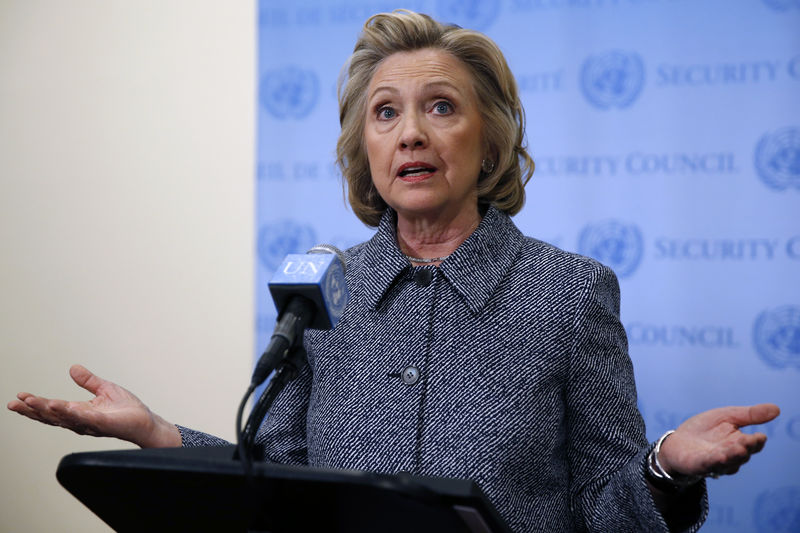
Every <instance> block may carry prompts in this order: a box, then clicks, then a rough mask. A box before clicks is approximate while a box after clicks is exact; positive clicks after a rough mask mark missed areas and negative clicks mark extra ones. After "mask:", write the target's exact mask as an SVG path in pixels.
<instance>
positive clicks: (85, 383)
mask: <svg viewBox="0 0 800 533" xmlns="http://www.w3.org/2000/svg"><path fill="white" fill-rule="evenodd" d="M69 375H70V377H72V380H73V381H74V382H75V383H77V384H78V386H79V387H81V388H84V389H86V390H88V391H89V392H91V393H92V394H97V391H98V389H99V388H100V386H101V385H102V384H103V383H104V382H105V380H104V379H102V378H100V377H98V376H95V375H94V374H92V373H91V372H90V371H89V370H88V369H87V368H86V367H85V366H83V365H72V366H71V367H69Z"/></svg>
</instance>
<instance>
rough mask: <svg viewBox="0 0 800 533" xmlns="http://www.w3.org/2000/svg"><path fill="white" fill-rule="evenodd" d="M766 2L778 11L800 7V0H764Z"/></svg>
mask: <svg viewBox="0 0 800 533" xmlns="http://www.w3.org/2000/svg"><path fill="white" fill-rule="evenodd" d="M764 3H765V4H767V5H768V6H769V7H771V8H772V9H775V10H777V11H786V10H787V9H791V8H793V7H797V8H800V0H764Z"/></svg>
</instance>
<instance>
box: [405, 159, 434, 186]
mask: <svg viewBox="0 0 800 533" xmlns="http://www.w3.org/2000/svg"><path fill="white" fill-rule="evenodd" d="M434 172H436V167H434V166H433V165H428V164H425V163H417V162H414V163H405V164H404V165H401V166H400V170H399V171H398V173H397V175H398V177H400V178H402V179H405V180H412V181H413V180H417V179H422V178H427V177H429V176H430V175H431V174H433V173H434Z"/></svg>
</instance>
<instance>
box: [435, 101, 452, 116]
mask: <svg viewBox="0 0 800 533" xmlns="http://www.w3.org/2000/svg"><path fill="white" fill-rule="evenodd" d="M433 112H434V113H436V114H437V115H449V114H450V113H452V112H453V104H451V103H450V102H447V101H445V100H440V101H438V102H436V103H435V104H433Z"/></svg>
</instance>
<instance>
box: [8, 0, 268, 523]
mask: <svg viewBox="0 0 800 533" xmlns="http://www.w3.org/2000/svg"><path fill="white" fill-rule="evenodd" d="M255 26H256V20H255V6H254V5H253V3H252V2H249V1H242V2H225V1H222V0H219V1H211V0H136V1H128V2H123V1H121V0H117V1H109V0H70V1H63V2H62V1H41V0H36V1H32V0H0V289H1V292H0V357H1V358H2V359H1V360H2V368H1V370H0V392H2V398H3V399H4V401H5V402H7V401H9V400H10V399H11V398H13V396H14V394H15V393H16V392H17V391H19V390H27V391H31V392H36V393H41V394H43V395H48V396H54V397H62V398H68V399H84V398H88V394H87V393H85V392H83V391H81V390H80V389H78V388H77V387H76V386H75V385H74V384H72V382H71V380H70V379H69V376H68V374H67V369H68V367H69V365H70V364H72V363H75V362H81V363H83V364H85V365H86V366H88V367H89V368H90V369H92V370H94V371H96V372H97V373H98V374H100V375H101V376H103V377H106V378H108V379H111V380H114V381H117V382H119V383H121V384H124V385H125V386H127V387H128V388H130V389H131V390H132V391H134V392H135V393H137V394H138V395H139V397H140V398H142V399H143V400H144V401H145V402H146V403H147V404H148V405H150V407H151V408H153V410H155V411H157V412H159V413H160V414H162V415H163V416H164V417H165V418H167V419H168V420H171V421H174V422H180V423H183V424H187V425H191V426H194V427H198V428H202V429H206V430H208V431H211V432H214V433H217V434H219V435H221V436H224V437H226V438H229V439H230V438H232V437H233V427H234V415H235V410H236V406H237V403H238V401H239V398H240V395H241V393H242V392H243V391H244V388H245V386H246V382H247V379H248V376H249V368H250V359H251V353H252V325H253V301H252V300H253V297H252V294H253V290H252V285H253V282H252V278H253V275H252V268H253V229H252V225H253V179H252V171H253V147H254V139H253V131H254V112H255V111H254V99H255V96H254V87H255V84H254V69H255V29H256V28H255ZM0 424H1V426H0V454H2V455H0V461H2V469H0V490H2V492H1V493H0V531H2V532H29V531H48V532H55V531H81V532H87V531H107V530H108V528H107V527H105V526H104V525H103V524H102V523H101V522H100V521H99V520H98V519H97V518H95V517H94V515H93V514H92V513H91V512H90V511H89V510H88V509H86V508H85V507H83V505H82V504H80V503H79V502H78V501H77V500H75V499H74V498H73V497H72V496H71V495H70V494H69V493H67V492H66V491H65V490H64V489H62V488H61V487H60V485H58V483H57V481H56V479H55V469H56V466H57V464H58V461H59V459H60V458H61V457H62V456H64V455H65V454H68V453H71V452H76V451H85V450H100V449H114V448H117V449H118V448H123V447H127V445H126V444H124V443H122V442H120V441H116V440H110V439H94V438H91V437H80V436H77V435H74V434H72V433H69V432H67V431H65V430H62V429H57V428H52V427H48V426H43V425H41V424H37V423H34V422H31V421H29V420H26V419H24V418H22V417H20V416H19V415H17V414H15V413H12V412H10V411H8V410H5V409H4V410H3V412H2V414H1V415H0Z"/></svg>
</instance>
